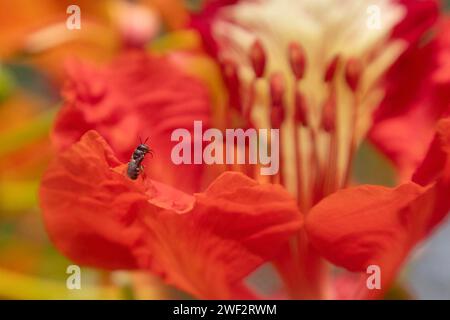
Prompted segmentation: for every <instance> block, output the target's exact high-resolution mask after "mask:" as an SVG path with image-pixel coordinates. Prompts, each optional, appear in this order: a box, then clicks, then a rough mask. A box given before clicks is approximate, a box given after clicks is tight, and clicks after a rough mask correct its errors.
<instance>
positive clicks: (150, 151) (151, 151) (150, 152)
mask: <svg viewBox="0 0 450 320" xmlns="http://www.w3.org/2000/svg"><path fill="white" fill-rule="evenodd" d="M148 153H149V154H150V155H151V156H152V159H153V150H152V149H150V150H149V151H148Z"/></svg>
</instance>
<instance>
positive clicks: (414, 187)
mask: <svg viewBox="0 0 450 320" xmlns="http://www.w3.org/2000/svg"><path fill="white" fill-rule="evenodd" d="M449 192H450V118H447V119H445V120H441V121H440V122H439V125H438V129H437V134H436V136H435V138H434V142H433V143H432V145H431V147H430V150H429V152H428V154H427V156H426V158H425V160H424V162H423V163H422V165H421V166H420V167H419V168H418V170H417V171H416V173H415V177H414V181H410V182H407V183H404V184H402V185H400V186H398V187H396V188H385V187H380V186H369V185H363V186H358V187H354V188H349V189H344V190H341V191H338V192H336V193H335V194H333V195H331V196H329V197H327V198H325V199H324V200H323V201H321V202H320V203H319V204H318V205H317V206H315V207H314V208H313V209H312V210H311V212H310V213H309V214H308V218H307V220H306V230H307V232H308V236H309V239H310V241H311V242H312V243H313V245H314V247H315V248H316V249H317V250H318V251H319V252H320V253H321V254H323V255H324V256H325V257H326V258H327V259H328V260H330V261H331V262H333V263H334V264H336V265H338V266H342V267H345V268H347V269H348V270H350V271H355V272H364V276H363V277H362V278H361V282H360V283H357V286H356V287H355V288H354V290H355V291H353V292H352V295H353V298H368V297H374V296H379V295H380V294H381V293H382V292H384V291H382V292H380V291H377V290H375V291H371V290H367V288H366V287H365V286H366V278H367V275H366V274H365V272H366V269H367V267H368V266H369V265H377V266H379V267H380V269H381V272H382V273H381V288H382V289H383V290H385V289H386V288H388V285H389V283H391V282H392V281H393V280H394V276H395V274H396V273H397V272H398V270H399V268H400V266H401V265H402V263H403V262H404V261H405V259H406V257H407V256H408V254H409V252H410V251H411V249H412V248H413V247H414V246H415V245H416V244H417V243H418V242H420V241H421V240H422V239H424V238H425V237H426V236H428V235H429V233H430V232H431V231H432V230H433V228H434V227H435V226H436V225H437V224H438V223H439V222H441V221H442V219H443V218H444V217H445V216H446V215H447V213H448V211H449V210H450V200H449V198H448V193H449Z"/></svg>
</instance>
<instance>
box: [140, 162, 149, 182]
mask: <svg viewBox="0 0 450 320" xmlns="http://www.w3.org/2000/svg"><path fill="white" fill-rule="evenodd" d="M139 169H140V170H141V172H142V180H145V179H147V175H146V174H145V170H144V169H145V167H144V165H143V164H141V166H140V167H139Z"/></svg>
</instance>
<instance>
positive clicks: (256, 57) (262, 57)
mask: <svg viewBox="0 0 450 320" xmlns="http://www.w3.org/2000/svg"><path fill="white" fill-rule="evenodd" d="M250 60H251V63H252V67H253V72H254V73H255V76H256V77H257V78H261V77H262V76H264V70H265V68H266V53H265V52H264V48H263V46H262V44H261V42H260V41H259V40H255V42H253V44H252V46H251V48H250Z"/></svg>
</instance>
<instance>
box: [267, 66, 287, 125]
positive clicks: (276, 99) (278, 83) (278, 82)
mask: <svg viewBox="0 0 450 320" xmlns="http://www.w3.org/2000/svg"><path fill="white" fill-rule="evenodd" d="M284 91H285V87H284V81H283V76H282V74H281V73H275V74H273V75H272V76H271V77H270V97H271V102H272V103H271V112H270V120H271V124H272V127H273V128H280V126H281V123H282V122H283V119H284V101H283V96H284Z"/></svg>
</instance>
